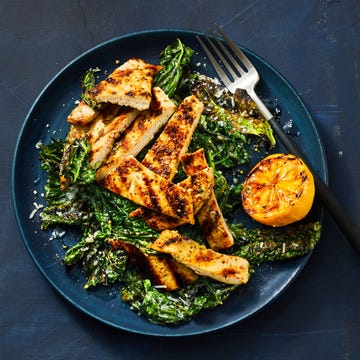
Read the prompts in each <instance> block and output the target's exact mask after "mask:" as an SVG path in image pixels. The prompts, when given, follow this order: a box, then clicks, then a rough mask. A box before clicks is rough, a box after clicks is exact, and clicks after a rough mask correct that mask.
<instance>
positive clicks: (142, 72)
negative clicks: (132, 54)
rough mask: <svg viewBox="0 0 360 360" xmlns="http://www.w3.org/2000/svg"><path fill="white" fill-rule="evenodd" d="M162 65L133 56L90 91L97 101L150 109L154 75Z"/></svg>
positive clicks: (90, 94) (91, 96) (92, 97)
mask: <svg viewBox="0 0 360 360" xmlns="http://www.w3.org/2000/svg"><path fill="white" fill-rule="evenodd" d="M161 69H162V67H161V66H160V65H153V64H149V63H146V62H145V61H143V60H141V59H136V58H132V59H129V60H128V61H127V62H125V63H124V64H122V65H121V66H119V67H118V68H116V69H115V70H114V71H113V72H112V73H111V74H110V75H109V76H108V77H107V78H106V79H105V80H103V81H101V82H100V83H99V84H97V85H96V86H95V87H94V89H92V90H91V91H90V92H89V97H90V98H91V99H92V100H94V101H95V102H96V103H112V104H118V105H123V106H129V107H131V108H134V109H138V110H145V109H148V108H149V106H150V102H151V88H152V84H153V76H154V75H155V74H156V73H157V72H158V71H160V70H161Z"/></svg>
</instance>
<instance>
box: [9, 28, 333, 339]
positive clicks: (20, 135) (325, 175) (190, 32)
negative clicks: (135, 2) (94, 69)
mask: <svg viewBox="0 0 360 360" xmlns="http://www.w3.org/2000/svg"><path fill="white" fill-rule="evenodd" d="M164 32H167V33H168V32H172V33H174V34H175V33H176V34H179V36H180V34H186V35H191V36H196V35H199V36H204V35H205V33H204V32H199V31H193V30H185V29H174V28H170V29H153V30H144V31H137V32H133V33H128V34H124V35H121V36H116V37H113V38H111V39H108V40H106V41H104V42H101V43H99V44H97V45H95V46H93V47H91V48H89V49H88V50H86V51H84V52H82V53H81V54H80V55H78V56H76V57H75V58H74V59H72V60H71V61H70V62H68V63H67V64H66V65H65V66H63V67H62V68H61V69H60V70H59V71H58V72H56V73H55V75H54V76H53V77H52V78H51V79H50V80H49V81H48V82H47V84H46V85H45V86H44V87H43V89H42V90H41V91H40V92H39V94H38V96H37V97H36V98H35V100H34V101H33V103H32V105H31V107H30V109H29V110H28V112H27V114H26V116H25V118H24V120H23V123H22V126H21V128H20V131H19V133H18V136H17V140H16V144H15V148H14V155H13V161H12V168H11V169H12V170H11V195H12V203H13V210H14V212H15V218H16V223H17V226H18V229H19V232H20V234H21V237H22V240H23V242H24V243H25V247H26V249H27V252H28V253H29V254H30V256H31V258H32V260H33V261H34V262H35V264H36V266H37V268H38V269H39V270H40V272H41V273H42V275H43V276H44V277H45V279H46V280H47V282H49V283H50V284H51V286H52V287H53V288H54V289H56V291H57V292H58V293H59V294H60V295H61V296H63V297H64V298H65V299H66V300H67V301H69V302H70V303H71V304H72V305H73V306H75V308H77V309H78V310H80V311H82V312H83V313H85V314H86V315H87V316H89V317H91V318H94V319H96V320H98V321H100V322H102V323H104V324H106V325H109V326H110V327H112V328H115V329H119V330H123V331H127V332H130V333H137V334H141V335H148V336H156V337H186V336H194V335H200V334H205V333H209V332H214V331H217V330H220V329H223V328H226V327H229V326H232V325H234V324H236V323H239V322H241V321H243V320H245V319H249V318H251V317H253V316H254V315H256V314H257V313H259V312H260V311H262V310H263V309H264V308H265V307H267V306H268V305H270V304H271V303H272V302H273V301H274V300H275V299H277V298H278V296H279V295H280V294H281V293H284V292H285V290H286V289H287V288H288V286H289V285H290V284H291V283H292V282H293V281H294V280H295V279H296V278H297V276H298V275H299V274H300V273H301V271H302V270H303V268H304V266H305V265H306V264H307V262H308V260H309V258H310V256H311V253H312V251H311V252H310V253H308V254H306V255H304V257H303V261H302V262H301V266H298V268H297V270H296V272H295V274H294V275H293V276H292V277H291V278H289V279H288V281H287V282H286V283H285V284H284V286H283V287H282V288H281V289H280V291H279V292H278V293H277V294H275V295H274V296H272V298H271V299H270V300H269V301H268V302H266V303H265V304H263V305H262V306H260V307H258V308H257V309H256V310H255V311H253V312H251V313H250V314H247V316H245V317H242V318H240V319H234V320H233V321H230V322H227V323H226V324H221V325H218V326H213V327H211V328H209V329H205V330H201V331H198V332H196V331H192V332H185V333H181V332H176V333H171V332H170V331H169V332H168V333H150V332H146V331H140V330H136V329H129V328H127V327H124V326H121V325H117V324H114V323H112V322H110V321H107V320H106V319H102V318H101V317H100V316H98V315H96V314H94V313H92V312H91V311H89V310H88V309H86V308H85V307H84V306H82V305H80V304H78V303H77V302H76V301H74V300H73V299H72V298H71V297H70V296H69V295H67V294H66V293H65V292H64V291H62V289H61V288H60V287H59V286H58V285H56V283H55V282H54V281H53V280H52V279H50V277H49V276H48V275H47V273H46V271H45V270H44V269H43V267H42V266H41V264H40V262H39V259H37V258H36V256H35V255H34V253H33V251H32V249H31V247H30V244H29V241H28V240H27V236H26V234H25V230H24V228H23V226H22V222H23V219H21V218H20V215H19V211H18V205H17V204H18V199H17V194H16V190H15V187H16V186H15V182H16V179H15V175H16V174H15V173H16V163H17V158H18V156H19V148H20V145H21V142H22V140H23V135H24V132H25V130H26V127H27V125H28V122H29V121H30V119H31V116H32V114H33V112H34V110H35V108H36V106H37V105H38V103H39V101H40V100H41V99H42V98H43V97H44V96H45V94H46V93H47V91H48V90H49V88H50V87H51V86H52V84H54V83H56V81H58V79H59V77H61V75H62V74H64V73H66V71H67V70H68V69H69V68H71V67H72V66H73V65H74V64H75V63H77V62H78V61H80V60H81V59H83V58H85V57H86V56H88V55H89V54H91V53H95V52H96V51H97V50H99V49H101V48H103V47H106V46H108V45H110V44H112V43H116V42H119V41H122V40H125V39H128V38H132V37H139V36H140V37H143V36H148V35H154V34H156V35H161V34H162V33H164ZM207 35H208V34H207ZM208 36H212V35H208ZM237 45H238V46H239V47H241V48H242V49H243V50H245V52H247V53H249V54H250V55H251V56H253V57H254V58H256V59H258V60H259V61H260V62H261V63H263V64H265V65H266V66H267V67H269V69H270V70H271V71H272V72H273V73H274V74H275V75H276V76H277V77H279V78H280V79H281V81H282V82H283V83H284V84H285V85H286V87H287V88H288V89H289V90H290V91H291V92H292V94H293V95H294V97H295V99H296V101H297V102H298V104H300V106H301V108H302V111H304V113H305V114H306V116H307V117H308V118H309V119H310V120H311V128H312V130H313V131H314V134H315V135H316V138H317V140H318V145H319V149H318V150H319V152H320V154H321V158H322V164H321V169H320V170H321V171H322V172H323V174H322V178H323V180H324V182H325V183H326V184H328V165H327V160H326V154H325V150H324V145H323V143H322V141H321V138H320V136H319V132H318V129H317V127H316V124H315V123H314V121H313V119H312V116H311V114H310V112H309V110H308V109H307V107H306V105H305V103H304V102H303V100H302V99H301V97H300V95H299V94H298V93H297V92H296V90H295V89H294V87H293V86H292V85H291V84H290V83H289V81H288V80H287V79H286V78H285V77H284V76H283V75H282V74H281V73H280V72H279V71H278V70H277V69H275V68H274V67H273V66H272V65H271V64H269V63H268V62H267V61H266V60H264V59H263V58H262V57H261V56H259V55H257V54H256V53H254V52H253V51H251V50H249V49H248V48H246V47H243V46H241V45H239V44H237ZM323 213H324V209H323V208H322V209H321V213H320V221H322V218H323ZM119 301H121V300H120V299H119ZM129 311H132V310H130V309H129ZM210 311H211V310H210ZM162 327H167V326H164V325H162Z"/></svg>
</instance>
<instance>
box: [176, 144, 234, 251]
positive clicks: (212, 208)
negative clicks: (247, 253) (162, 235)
mask: <svg viewBox="0 0 360 360" xmlns="http://www.w3.org/2000/svg"><path fill="white" fill-rule="evenodd" d="M181 162H182V165H183V168H184V171H185V173H186V174H187V175H189V176H191V175H192V174H194V173H197V172H198V171H199V170H200V169H203V168H206V167H207V166H208V165H207V162H206V158H205V153H204V150H203V149H199V150H197V151H196V152H194V153H192V154H185V155H184V156H183V157H182V158H181ZM196 217H197V220H198V222H199V224H200V227H201V230H202V233H203V235H204V237H205V239H206V241H207V242H208V244H209V246H210V247H211V248H212V249H213V250H216V251H223V250H226V249H228V248H230V247H231V246H232V245H233V244H234V238H233V236H232V234H231V231H230V229H229V227H228V226H227V224H226V221H225V219H224V216H223V214H222V212H221V209H220V207H219V204H218V202H217V200H216V196H215V193H214V190H213V189H212V190H211V194H210V197H209V200H208V201H207V202H206V203H205V204H204V206H202V207H201V209H200V210H199V211H198V212H197V214H196Z"/></svg>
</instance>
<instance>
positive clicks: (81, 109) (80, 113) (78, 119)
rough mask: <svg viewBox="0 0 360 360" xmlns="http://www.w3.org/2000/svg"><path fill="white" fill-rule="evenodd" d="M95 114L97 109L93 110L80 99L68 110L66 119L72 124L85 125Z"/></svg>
mask: <svg viewBox="0 0 360 360" xmlns="http://www.w3.org/2000/svg"><path fill="white" fill-rule="evenodd" d="M97 115H98V111H96V110H94V109H93V108H92V107H91V106H90V105H88V104H87V103H86V102H85V101H84V100H81V101H80V102H79V104H77V105H76V106H75V108H74V109H73V110H72V111H71V112H70V114H69V115H68V117H67V121H68V122H69V123H70V124H73V125H78V126H85V125H88V124H90V123H91V122H92V121H93V120H94V119H95V117H96V116H97Z"/></svg>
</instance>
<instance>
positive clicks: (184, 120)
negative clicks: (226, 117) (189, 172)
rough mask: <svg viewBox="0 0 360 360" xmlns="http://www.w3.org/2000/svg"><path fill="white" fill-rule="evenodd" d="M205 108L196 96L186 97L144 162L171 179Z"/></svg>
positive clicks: (151, 168) (148, 166) (152, 169)
mask: <svg viewBox="0 0 360 360" xmlns="http://www.w3.org/2000/svg"><path fill="white" fill-rule="evenodd" d="M203 109H204V105H203V103H202V102H201V101H200V100H199V99H198V98H197V97H196V96H194V95H191V96H188V97H187V98H185V99H184V100H183V102H182V103H181V104H180V105H179V107H178V108H177V110H176V111H175V113H174V114H173V115H172V117H171V118H170V119H169V121H168V123H167V124H166V126H165V128H164V130H163V131H162V132H161V134H160V135H159V137H158V138H157V139H156V141H155V143H154V145H153V146H152V147H151V148H150V150H149V151H148V152H147V154H146V155H145V158H144V159H143V161H142V164H143V165H144V166H146V167H147V168H149V169H150V170H151V171H153V172H155V173H157V174H158V175H160V176H162V177H163V178H165V179H167V180H169V181H171V180H172V179H173V178H174V176H175V175H176V173H177V169H178V166H179V163H180V158H181V156H182V155H183V154H185V153H186V152H187V150H188V147H189V144H190V141H191V139H192V136H193V133H194V131H195V129H196V126H197V124H198V122H199V119H200V116H201V114H202V111H203Z"/></svg>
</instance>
